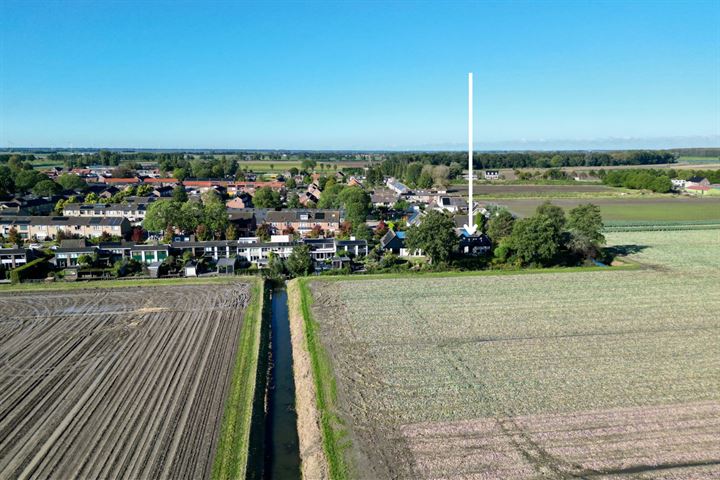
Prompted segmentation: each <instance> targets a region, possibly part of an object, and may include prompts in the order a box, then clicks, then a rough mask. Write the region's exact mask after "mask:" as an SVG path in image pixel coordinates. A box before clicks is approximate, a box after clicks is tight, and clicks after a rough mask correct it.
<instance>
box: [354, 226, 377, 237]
mask: <svg viewBox="0 0 720 480" xmlns="http://www.w3.org/2000/svg"><path fill="white" fill-rule="evenodd" d="M352 234H353V236H354V237H355V238H356V239H358V240H372V238H373V231H372V229H371V228H370V227H368V226H367V224H366V223H358V224H355V225H353V228H352Z"/></svg>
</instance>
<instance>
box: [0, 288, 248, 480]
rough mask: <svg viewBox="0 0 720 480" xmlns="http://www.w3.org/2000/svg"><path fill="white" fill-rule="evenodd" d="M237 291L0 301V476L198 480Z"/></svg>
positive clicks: (238, 318)
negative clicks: (193, 479)
mask: <svg viewBox="0 0 720 480" xmlns="http://www.w3.org/2000/svg"><path fill="white" fill-rule="evenodd" d="M248 299H249V288H248V286H247V285H245V284H227V285H213V286H212V287H209V286H207V285H178V286H173V287H147V288H119V289H110V288H108V289H98V290H92V291H89V290H75V291H45V292H41V293H15V294H9V293H6V294H0V312H1V315H0V365H1V369H0V478H28V477H32V478H59V479H64V478H138V479H139V478H207V477H209V476H210V472H211V470H212V463H213V460H214V454H215V449H216V445H217V440H218V437H219V429H220V427H221V422H222V417H223V407H224V404H225V399H226V396H227V391H228V389H229V385H230V381H231V375H232V368H233V366H234V364H235V362H234V359H235V355H236V353H237V348H238V339H239V336H240V331H241V328H242V324H243V312H244V308H245V306H246V305H247V302H248Z"/></svg>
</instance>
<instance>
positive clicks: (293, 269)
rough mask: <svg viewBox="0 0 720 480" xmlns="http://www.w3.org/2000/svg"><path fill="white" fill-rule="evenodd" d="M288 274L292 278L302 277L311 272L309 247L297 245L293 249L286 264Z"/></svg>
mask: <svg viewBox="0 0 720 480" xmlns="http://www.w3.org/2000/svg"><path fill="white" fill-rule="evenodd" d="M286 266H287V270H288V273H289V274H290V275H291V276H293V277H304V276H306V275H310V273H312V271H313V264H312V258H311V257H310V247H308V246H307V245H298V246H296V247H295V248H293V251H292V253H291V254H290V256H289V257H288V259H287V262H286Z"/></svg>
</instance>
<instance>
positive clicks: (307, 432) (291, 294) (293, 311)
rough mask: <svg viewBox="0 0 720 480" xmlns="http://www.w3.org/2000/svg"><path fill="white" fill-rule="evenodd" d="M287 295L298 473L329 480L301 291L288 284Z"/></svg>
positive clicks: (309, 477)
mask: <svg viewBox="0 0 720 480" xmlns="http://www.w3.org/2000/svg"><path fill="white" fill-rule="evenodd" d="M287 292H288V307H289V308H288V310H289V314H290V335H291V341H292V350H293V375H294V377H295V409H296V411H297V423H298V437H299V441H300V460H301V462H302V466H301V471H302V476H303V478H306V479H313V480H324V479H327V478H329V474H328V469H327V460H326V458H325V452H324V450H323V446H322V433H321V430H320V415H319V413H318V411H317V407H316V406H317V403H316V391H315V383H314V381H313V376H312V370H311V362H310V354H309V353H308V351H307V346H306V343H305V330H304V328H303V318H302V313H301V312H302V309H301V306H300V289H299V286H298V281H297V280H293V281H291V282H290V283H288V287H287Z"/></svg>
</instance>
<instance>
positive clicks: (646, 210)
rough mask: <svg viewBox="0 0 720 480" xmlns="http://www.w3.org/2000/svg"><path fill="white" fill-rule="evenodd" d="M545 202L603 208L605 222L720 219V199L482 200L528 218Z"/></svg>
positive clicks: (656, 197) (655, 197)
mask: <svg viewBox="0 0 720 480" xmlns="http://www.w3.org/2000/svg"><path fill="white" fill-rule="evenodd" d="M546 200H550V201H551V202H552V203H553V204H555V205H558V206H560V207H563V208H565V209H566V210H567V209H571V208H574V207H576V206H577V205H579V204H581V203H588V202H590V203H593V204H595V205H597V206H598V207H600V211H601V213H602V216H603V219H604V220H606V221H652V220H655V221H680V220H685V221H701V220H720V197H707V198H694V197H679V196H676V197H672V196H666V197H659V196H649V197H648V198H642V197H628V198H558V197H555V198H515V199H509V198H488V199H486V198H481V199H479V202H480V203H481V204H497V205H503V206H505V207H507V208H508V209H510V211H512V212H513V213H515V214H516V215H519V216H521V217H525V216H528V215H532V214H533V213H535V209H536V208H537V207H538V205H540V204H541V203H543V202H544V201H546Z"/></svg>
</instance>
